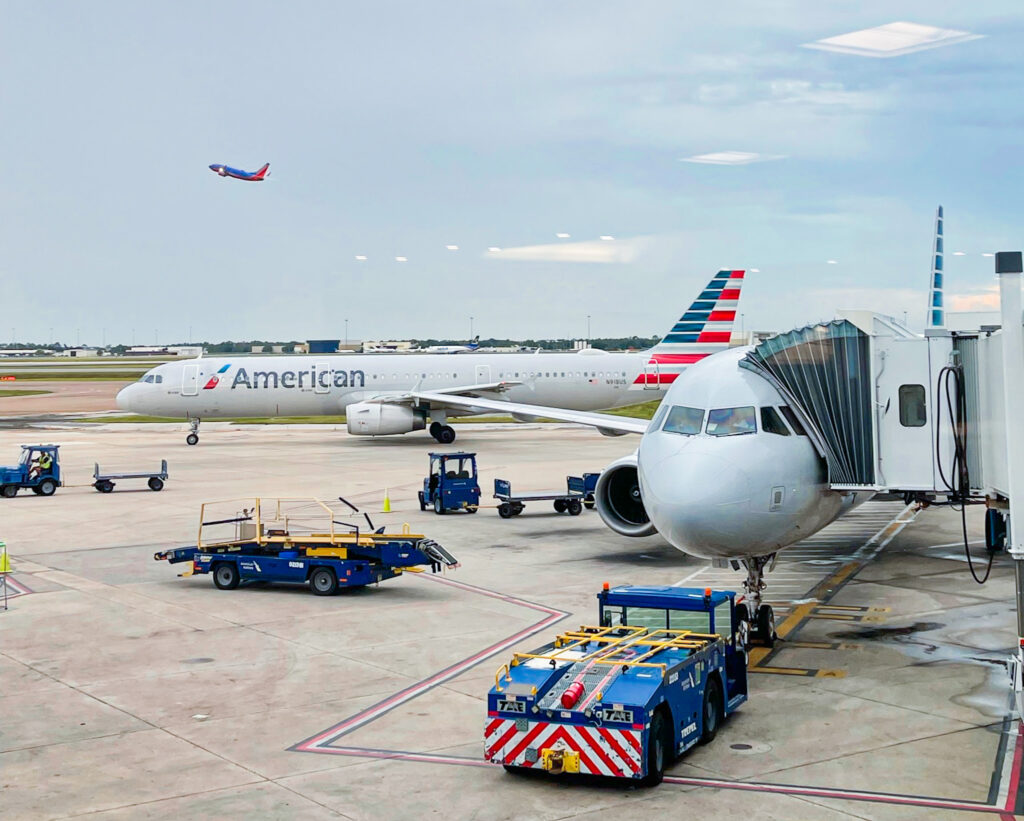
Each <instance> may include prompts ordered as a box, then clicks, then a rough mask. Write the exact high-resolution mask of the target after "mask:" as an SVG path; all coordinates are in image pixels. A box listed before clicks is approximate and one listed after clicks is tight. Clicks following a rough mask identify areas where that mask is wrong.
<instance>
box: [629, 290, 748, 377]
mask: <svg viewBox="0 0 1024 821" xmlns="http://www.w3.org/2000/svg"><path fill="white" fill-rule="evenodd" d="M744 273H745V272H744V271H734V270H723V271H719V272H718V273H717V274H715V276H714V278H713V279H712V280H711V282H709V283H708V284H707V287H706V288H705V289H704V290H703V291H701V294H700V296H698V297H697V299H696V300H694V302H693V304H691V305H690V307H689V308H687V309H686V313H684V314H683V315H682V316H681V317H679V321H678V322H676V324H675V325H674V326H672V330H671V331H669V332H668V334H667V335H666V336H665V338H664V339H663V340H661V342H659V343H658V344H657V345H655V346H654V347H653V348H651V350H650V358H649V359H648V361H647V365H646V367H645V369H644V371H643V373H641V374H639V375H638V376H637V378H636V380H635V381H634V382H633V386H632V389H637V388H641V389H643V388H646V389H654V388H658V387H660V386H667V385H670V384H671V383H672V382H674V381H675V379H676V377H677V376H679V374H680V373H682V371H683V369H684V368H686V367H687V366H688V365H692V364H693V363H695V362H699V361H700V360H701V359H703V358H704V357H706V356H710V355H711V354H713V353H717V352H718V351H721V350H725V349H726V348H728V347H729V341H730V340H731V339H732V331H733V326H734V324H735V322H736V309H737V307H738V306H739V302H740V291H741V290H742V288H743V275H744Z"/></svg>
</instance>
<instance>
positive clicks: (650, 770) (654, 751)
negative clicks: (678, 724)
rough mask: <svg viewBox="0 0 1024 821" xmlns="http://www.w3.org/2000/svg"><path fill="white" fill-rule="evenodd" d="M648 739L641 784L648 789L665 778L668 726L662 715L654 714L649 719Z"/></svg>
mask: <svg viewBox="0 0 1024 821" xmlns="http://www.w3.org/2000/svg"><path fill="white" fill-rule="evenodd" d="M648 738H649V739H650V740H649V742H648V744H647V775H646V776H645V777H644V781H643V783H644V784H645V785H646V786H648V787H654V786H657V785H658V784H660V783H661V779H663V778H664V777H665V762H666V760H667V759H668V755H669V752H668V751H669V747H670V743H669V741H668V726H667V725H666V724H665V716H664V714H663V713H661V712H660V711H659V712H656V713H655V714H654V718H652V719H651V729H650V733H649V734H648Z"/></svg>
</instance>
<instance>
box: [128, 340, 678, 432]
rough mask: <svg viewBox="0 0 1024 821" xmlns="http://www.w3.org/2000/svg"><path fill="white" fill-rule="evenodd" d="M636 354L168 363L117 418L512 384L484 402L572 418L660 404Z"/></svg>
mask: <svg viewBox="0 0 1024 821" xmlns="http://www.w3.org/2000/svg"><path fill="white" fill-rule="evenodd" d="M649 358H650V357H649V355H648V354H646V353H636V354H632V353H630V354H606V353H603V352H600V353H598V352H590V353H552V354H536V353H535V354H465V355H463V356H451V355H450V354H367V355H344V356H309V355H301V356H258V357H257V356H249V357H246V356H235V357H209V358H202V359H193V360H186V361H183V362H169V363H166V364H163V365H158V366H157V367H156V368H154V369H152V370H151V371H149V372H148V373H147V374H146V375H145V376H144V377H143V379H142V380H140V381H139V382H135V383H133V384H131V385H128V386H127V387H125V388H124V389H123V390H122V391H121V392H120V393H119V394H118V405H119V406H120V407H122V408H124V409H126V410H131V411H134V412H136V413H144V414H150V415H155V416H167V417H174V418H201V419H216V418H231V417H237V416H319V415H334V414H341V413H344V412H345V409H346V408H347V407H348V406H349V405H351V404H353V403H356V402H363V401H367V400H370V399H374V398H376V397H380V396H381V395H386V394H389V393H401V392H406V391H411V390H423V391H444V390H449V389H452V388H458V387H468V386H472V385H484V384H493V383H496V382H509V383H520V384H512V385H510V386H509V387H508V388H507V389H506V390H505V391H503V392H500V393H499V392H497V391H495V392H494V393H492V394H490V395H492V396H494V397H501V398H507V399H508V400H509V401H513V402H523V403H527V404H530V405H556V406H560V407H571V408H576V409H579V410H598V409H606V408H615V407H621V406H624V405H631V404H637V403H640V402H646V401H648V400H650V399H657V398H660V397H661V396H662V394H663V392H664V387H665V386H664V385H658V384H652V385H650V386H649V388H644V387H643V386H641V385H639V384H636V381H637V379H638V377H639V375H640V374H641V373H642V372H643V370H644V366H645V364H646V363H647V361H648V359H649Z"/></svg>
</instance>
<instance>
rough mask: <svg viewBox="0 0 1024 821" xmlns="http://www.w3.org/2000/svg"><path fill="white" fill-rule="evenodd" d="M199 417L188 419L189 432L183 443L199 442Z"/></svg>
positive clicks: (194, 443)
mask: <svg viewBox="0 0 1024 821" xmlns="http://www.w3.org/2000/svg"><path fill="white" fill-rule="evenodd" d="M200 421H201V420H199V419H189V420H188V426H189V434H188V436H186V437H185V444H188V445H198V444H199V422H200Z"/></svg>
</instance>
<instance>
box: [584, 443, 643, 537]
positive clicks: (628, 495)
mask: <svg viewBox="0 0 1024 821" xmlns="http://www.w3.org/2000/svg"><path fill="white" fill-rule="evenodd" d="M636 465H637V458H636V454H635V453H634V454H632V455H630V456H626V457H623V458H622V459H619V460H618V461H615V462H612V463H611V464H610V465H609V466H608V467H606V468H605V469H604V472H603V473H602V474H601V478H600V479H598V480H597V487H596V488H595V489H594V501H595V502H596V504H597V512H598V513H600V514H601V518H602V519H603V520H604V523H605V524H606V525H608V527H610V528H611V529H612V530H614V531H615V532H616V533H619V534H621V535H623V536H653V535H654V534H655V533H657V532H658V531H657V530H656V529H655V527H654V525H652V524H651V520H650V518H648V516H647V511H646V510H644V502H643V499H642V498H641V497H640V477H639V475H638V474H637V468H636Z"/></svg>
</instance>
